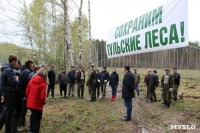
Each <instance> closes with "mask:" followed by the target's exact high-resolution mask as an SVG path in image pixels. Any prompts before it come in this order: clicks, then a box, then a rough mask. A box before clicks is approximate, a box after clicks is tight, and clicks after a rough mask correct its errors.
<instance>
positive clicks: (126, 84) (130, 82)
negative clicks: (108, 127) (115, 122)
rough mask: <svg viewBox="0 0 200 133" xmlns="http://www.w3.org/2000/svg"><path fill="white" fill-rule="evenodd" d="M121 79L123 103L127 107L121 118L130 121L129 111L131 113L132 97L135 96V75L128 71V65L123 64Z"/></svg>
mask: <svg viewBox="0 0 200 133" xmlns="http://www.w3.org/2000/svg"><path fill="white" fill-rule="evenodd" d="M124 72H125V73H126V74H125V75H124V79H123V86H122V99H124V104H125V106H126V109H127V113H126V116H124V117H123V118H122V120H123V121H130V120H131V113H132V98H134V97H135V76H134V74H133V73H132V72H130V67H129V66H125V67H124Z"/></svg>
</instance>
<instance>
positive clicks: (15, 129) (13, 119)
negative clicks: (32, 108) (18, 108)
mask: <svg viewBox="0 0 200 133" xmlns="http://www.w3.org/2000/svg"><path fill="white" fill-rule="evenodd" d="M18 122H19V118H17V117H13V118H12V123H11V128H12V132H13V133H16V132H17V126H18Z"/></svg>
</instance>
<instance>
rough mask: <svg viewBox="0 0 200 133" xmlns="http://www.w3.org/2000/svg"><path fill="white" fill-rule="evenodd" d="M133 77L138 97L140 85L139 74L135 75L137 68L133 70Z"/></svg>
mask: <svg viewBox="0 0 200 133" xmlns="http://www.w3.org/2000/svg"><path fill="white" fill-rule="evenodd" d="M133 70H134V75H135V87H136V91H137V94H138V96H140V90H139V87H138V86H139V84H140V74H138V73H137V68H134V69H133Z"/></svg>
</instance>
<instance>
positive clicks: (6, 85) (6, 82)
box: [1, 55, 19, 133]
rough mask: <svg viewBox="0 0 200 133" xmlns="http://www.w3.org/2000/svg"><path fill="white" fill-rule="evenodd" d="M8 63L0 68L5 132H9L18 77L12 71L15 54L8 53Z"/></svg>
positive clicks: (15, 61) (15, 60) (10, 130)
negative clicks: (4, 109) (4, 111)
mask: <svg viewBox="0 0 200 133" xmlns="http://www.w3.org/2000/svg"><path fill="white" fill-rule="evenodd" d="M8 61H9V64H7V65H5V66H4V67H3V68H2V69H1V72H2V92H3V95H4V98H5V107H6V117H5V126H6V128H5V132H6V133H11V132H12V129H11V123H12V116H13V113H14V105H15V91H16V89H17V86H18V83H19V77H18V76H15V73H14V71H13V69H14V66H16V64H17V56H16V55H10V56H9V57H8Z"/></svg>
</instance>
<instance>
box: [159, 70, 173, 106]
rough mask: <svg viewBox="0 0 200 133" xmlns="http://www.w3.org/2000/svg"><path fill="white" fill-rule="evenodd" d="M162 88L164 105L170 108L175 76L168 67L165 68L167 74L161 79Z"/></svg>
mask: <svg viewBox="0 0 200 133" xmlns="http://www.w3.org/2000/svg"><path fill="white" fill-rule="evenodd" d="M161 90H163V91H164V93H163V100H164V106H165V107H166V108H170V104H171V100H172V91H173V76H172V75H171V74H170V70H169V69H168V68H166V69H165V75H164V76H163V77H162V79H161Z"/></svg>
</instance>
